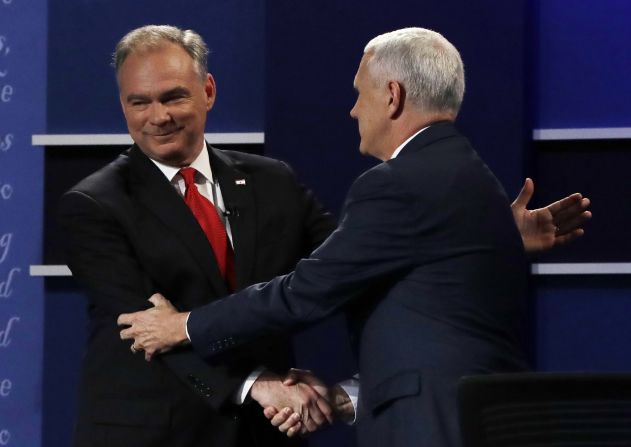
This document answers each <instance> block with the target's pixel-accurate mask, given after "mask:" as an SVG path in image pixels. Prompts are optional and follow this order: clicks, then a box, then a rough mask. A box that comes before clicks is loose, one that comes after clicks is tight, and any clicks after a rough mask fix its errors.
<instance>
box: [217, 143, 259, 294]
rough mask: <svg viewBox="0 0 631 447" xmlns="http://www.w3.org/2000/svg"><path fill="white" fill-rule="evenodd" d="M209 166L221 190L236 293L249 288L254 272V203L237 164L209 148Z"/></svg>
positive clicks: (243, 174)
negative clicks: (230, 237) (228, 229)
mask: <svg viewBox="0 0 631 447" xmlns="http://www.w3.org/2000/svg"><path fill="white" fill-rule="evenodd" d="M208 148H209V152H210V154H209V155H210V166H211V168H212V171H213V176H215V177H216V179H217V181H218V182H219V187H220V188H221V194H222V196H223V201H224V204H225V206H226V209H227V210H228V211H229V212H230V215H229V217H228V220H229V222H230V229H231V231H232V243H233V246H234V258H235V273H236V282H237V289H240V288H242V287H245V286H246V285H248V284H250V282H251V281H250V278H251V276H252V269H253V268H254V255H255V243H256V240H255V236H256V218H257V216H256V201H255V197H254V189H253V185H252V181H251V178H250V176H249V175H247V174H246V173H245V172H243V171H242V170H240V169H239V166H238V162H235V161H234V160H233V159H231V158H230V157H228V156H227V155H226V154H224V153H222V152H221V151H219V150H217V149H215V148H213V147H211V146H210V145H209V146H208Z"/></svg>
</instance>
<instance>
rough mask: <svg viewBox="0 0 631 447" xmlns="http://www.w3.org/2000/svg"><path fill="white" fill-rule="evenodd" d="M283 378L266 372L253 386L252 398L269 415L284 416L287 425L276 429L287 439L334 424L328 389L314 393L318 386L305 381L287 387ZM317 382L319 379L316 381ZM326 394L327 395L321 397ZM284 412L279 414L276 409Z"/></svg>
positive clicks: (284, 423)
mask: <svg viewBox="0 0 631 447" xmlns="http://www.w3.org/2000/svg"><path fill="white" fill-rule="evenodd" d="M283 380H284V379H283V378H282V377H281V376H279V375H277V374H274V373H272V372H270V371H265V372H263V373H262V374H261V375H260V376H259V377H258V378H257V379H256V382H254V384H253V385H252V389H251V390H250V396H251V397H252V399H254V400H255V401H257V402H258V403H259V405H261V407H263V408H264V409H266V413H265V414H266V415H267V414H268V409H269V412H272V410H273V411H274V414H280V415H283V416H284V417H283V422H282V423H280V424H278V425H276V426H278V428H279V429H280V430H281V431H283V432H286V433H287V436H290V437H291V436H293V435H295V434H299V433H300V434H306V433H307V432H314V431H316V430H317V429H318V428H320V427H322V426H324V425H325V424H327V423H332V422H333V410H332V408H331V406H330V405H329V403H328V402H327V400H326V398H325V397H324V396H326V391H325V390H326V387H324V388H323V389H319V388H317V389H314V387H318V386H319V385H320V384H321V382H319V381H318V384H317V385H315V382H314V386H312V385H310V384H309V383H306V382H304V381H297V382H293V383H289V384H286V383H283ZM316 380H317V379H316ZM321 393H323V394H321ZM277 408H278V409H281V411H280V412H277V411H276V410H275V409H277Z"/></svg>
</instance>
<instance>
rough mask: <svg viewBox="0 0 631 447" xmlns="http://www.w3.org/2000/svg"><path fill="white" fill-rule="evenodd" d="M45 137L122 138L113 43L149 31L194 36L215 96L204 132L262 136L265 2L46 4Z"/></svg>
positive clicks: (72, 0) (54, 0)
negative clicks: (155, 27)
mask: <svg viewBox="0 0 631 447" xmlns="http://www.w3.org/2000/svg"><path fill="white" fill-rule="evenodd" d="M15 1H17V0H15ZM49 8H50V14H49V40H48V55H49V59H48V97H49V102H48V133H126V132H127V130H126V127H125V121H124V119H123V116H122V113H121V108H120V103H119V100H118V93H117V88H116V81H115V78H114V71H113V69H112V68H111V66H110V65H109V63H110V59H111V54H112V52H113V51H114V47H115V45H116V43H117V42H118V40H119V39H120V38H121V37H123V35H125V34H126V33H127V32H128V31H130V30H132V29H133V28H136V27H138V26H142V25H148V24H152V23H153V24H170V25H175V26H179V27H181V28H186V29H189V28H190V29H193V30H195V31H197V32H198V33H200V34H201V35H202V37H203V38H204V40H205V41H206V43H207V45H208V47H209V48H210V50H211V55H210V58H209V64H208V65H209V70H210V71H211V73H212V74H213V75H214V77H215V80H216V81H217V89H218V96H217V102H216V104H215V107H214V109H213V111H212V112H211V113H210V115H209V117H208V125H207V129H208V131H211V132H212V131H216V132H260V131H262V130H263V62H264V52H263V34H264V19H263V17H264V1H263V0H213V1H207V0H188V1H185V2H173V1H170V0H142V1H132V2H130V1H125V0H114V1H111V0H107V1H105V0H95V1H85V0H51V1H50V6H49Z"/></svg>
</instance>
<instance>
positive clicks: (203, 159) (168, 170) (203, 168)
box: [149, 141, 213, 183]
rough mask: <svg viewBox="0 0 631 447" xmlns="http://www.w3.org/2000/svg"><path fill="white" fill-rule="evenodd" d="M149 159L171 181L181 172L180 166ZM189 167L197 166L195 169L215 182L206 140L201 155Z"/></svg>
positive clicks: (209, 180) (208, 179)
mask: <svg viewBox="0 0 631 447" xmlns="http://www.w3.org/2000/svg"><path fill="white" fill-rule="evenodd" d="M149 160H151V161H152V162H153V164H155V165H156V166H157V167H158V169H160V171H161V172H162V173H163V174H164V176H165V177H166V178H167V180H169V182H173V178H174V177H175V176H176V175H177V173H178V172H180V168H178V167H174V166H169V165H165V164H164V163H160V162H159V161H157V160H154V159H153V158H150V159H149ZM189 167H191V168H195V170H196V171H197V172H199V173H200V174H201V175H203V176H204V177H205V178H206V180H207V181H208V182H210V183H212V182H213V172H212V170H211V169H210V158H209V156H208V147H207V146H206V142H205V141H204V146H203V147H202V150H201V151H200V152H199V155H198V156H197V158H195V160H193V162H192V163H191V164H190V165H189Z"/></svg>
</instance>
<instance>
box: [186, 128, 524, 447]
mask: <svg viewBox="0 0 631 447" xmlns="http://www.w3.org/2000/svg"><path fill="white" fill-rule="evenodd" d="M526 266H527V264H526V260H525V256H524V249H523V245H522V242H521V239H520V236H519V233H518V231H517V228H516V227H515V223H514V220H513V217H512V214H511V211H510V207H509V203H508V200H507V197H506V194H505V193H504V191H503V189H502V187H501V185H500V184H499V183H498V181H497V179H496V178H495V177H494V175H493V174H492V173H491V171H490V170H489V169H488V168H487V166H486V165H485V164H484V163H483V162H482V161H481V160H480V158H479V157H478V155H477V154H476V152H475V151H474V150H473V148H472V147H471V145H470V144H469V142H468V141H467V139H466V138H464V137H463V136H461V135H460V134H459V133H458V132H457V130H456V129H455V127H454V126H453V124H452V123H449V122H443V123H438V124H435V125H433V126H430V127H429V128H428V129H426V130H424V131H423V132H421V133H420V134H419V135H417V136H416V137H415V138H413V139H412V140H411V141H410V142H409V143H408V144H407V145H406V146H405V147H404V148H403V150H402V151H401V153H400V154H399V155H398V157H397V158H395V159H392V160H389V161H387V162H384V163H381V164H379V165H378V166H376V167H374V168H372V169H370V170H368V171H367V172H365V173H364V174H363V175H361V176H360V177H359V178H358V179H357V180H356V181H355V183H354V184H353V185H352V187H351V189H350V191H349V193H348V197H347V200H346V204H345V207H344V211H343V215H342V217H341V221H340V223H339V227H338V228H337V230H335V231H334V232H333V234H332V235H331V236H330V237H329V238H328V239H327V240H326V241H325V242H324V243H323V244H322V245H321V246H320V247H319V248H318V249H317V250H316V251H314V252H313V253H312V255H311V256H310V257H309V258H308V259H304V260H302V261H300V263H298V266H297V267H296V270H295V272H294V273H292V274H289V275H286V276H283V277H277V278H275V279H274V280H272V281H271V282H269V283H266V284H259V285H255V286H252V287H249V288H247V289H245V290H242V291H241V292H239V293H237V294H235V295H233V296H231V297H229V298H227V299H224V300H220V301H216V302H213V303H211V304H209V305H207V306H204V307H202V308H199V309H196V310H194V311H193V312H192V313H191V316H190V318H189V323H188V330H189V333H190V336H191V340H192V343H193V346H194V347H195V349H196V350H198V351H199V352H201V353H203V354H204V355H215V354H217V353H220V352H223V351H224V350H226V349H229V348H231V347H233V346H236V345H239V344H241V343H243V342H246V341H252V340H255V339H257V338H258V337H260V336H262V335H264V334H267V333H270V332H277V331H284V330H288V329H292V328H295V327H299V326H302V325H305V324H307V323H311V322H314V321H317V320H319V319H321V318H323V317H325V316H327V315H329V314H331V313H332V312H335V311H338V310H345V311H347V312H348V314H349V315H350V317H351V318H353V319H354V321H355V322H356V323H357V326H358V327H359V331H358V333H357V336H358V351H359V365H360V368H359V369H360V376H361V378H360V381H361V386H360V401H361V403H360V405H361V407H362V411H363V417H362V418H361V420H360V422H359V423H358V439H359V443H360V445H361V446H386V445H387V446H389V447H391V446H393V445H394V446H399V445H401V446H410V445H414V446H426V447H441V446H455V445H459V435H458V418H457V405H456V391H455V384H456V382H457V380H458V378H459V377H461V376H462V375H465V374H476V373H489V372H495V371H516V370H521V369H524V368H527V362H526V360H525V358H526V356H525V354H524V350H523V347H522V333H521V331H522V324H523V321H522V320H523V317H524V292H525V282H526V274H527V269H526Z"/></svg>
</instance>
